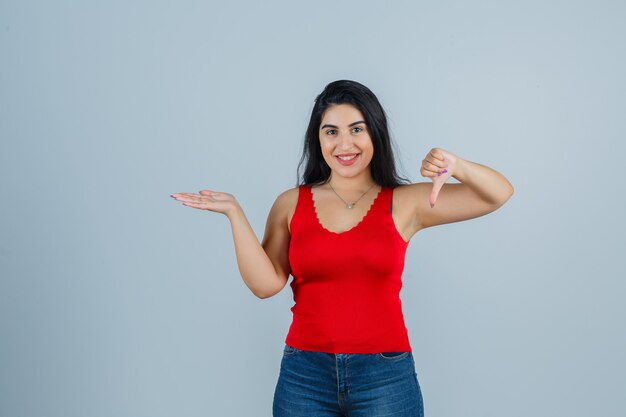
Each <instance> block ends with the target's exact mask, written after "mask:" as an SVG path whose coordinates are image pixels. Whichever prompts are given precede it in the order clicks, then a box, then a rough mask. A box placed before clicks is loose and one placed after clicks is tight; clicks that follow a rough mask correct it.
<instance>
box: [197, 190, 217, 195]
mask: <svg viewBox="0 0 626 417" xmlns="http://www.w3.org/2000/svg"><path fill="white" fill-rule="evenodd" d="M199 193H200V194H202V195H211V194H217V193H216V192H215V191H213V190H200V191H199Z"/></svg>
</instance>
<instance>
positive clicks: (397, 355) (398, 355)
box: [378, 352, 410, 361]
mask: <svg viewBox="0 0 626 417" xmlns="http://www.w3.org/2000/svg"><path fill="white" fill-rule="evenodd" d="M409 353H410V352H380V353H379V354H378V357H379V358H382V359H384V360H386V361H399V360H400V359H404V358H406V357H407V356H409Z"/></svg>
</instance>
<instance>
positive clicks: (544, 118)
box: [0, 0, 626, 417]
mask: <svg viewBox="0 0 626 417" xmlns="http://www.w3.org/2000/svg"><path fill="white" fill-rule="evenodd" d="M625 18H626V7H625V6H624V3H623V2H619V1H594V2H591V1H587V2H583V1H544V0H542V1H523V2H522V1H519V2H511V1H486V0H484V1H474V2H466V1H459V2H450V1H437V2H417V1H406V2H401V1H396V2H386V3H383V2H364V1H317V2H295V1H282V2H252V1H250V2H247V3H243V2H237V1H236V2H201V1H197V2H169V3H166V2H151V1H130V2H128V1H114V2H95V1H92V2H64V1H61V2H43V1H41V2H33V1H6V0H5V1H2V2H0V77H1V78H0V137H1V142H0V187H1V188H0V191H1V192H2V197H1V201H2V204H0V275H1V280H0V415H2V416H7V417H26V416H29V417H31V416H32V417H48V416H55V417H56V416H58V417H111V416H115V417H127V416H128V417H143V416H145V417H161V416H163V417H165V416H168V417H169V416H190V417H193V416H265V417H269V416H270V415H271V404H272V395H273V392H274V387H275V383H276V380H277V377H278V371H279V366H280V359H281V355H282V348H283V343H284V338H285V336H286V333H287V330H288V326H289V324H290V321H291V312H290V310H289V308H290V307H291V306H292V304H293V299H292V294H291V289H290V287H289V286H287V287H286V288H285V289H284V290H283V291H282V292H281V293H279V294H278V295H276V296H275V297H272V298H270V299H266V300H260V299H257V298H255V296H254V295H253V294H252V293H251V292H250V291H249V290H248V289H247V287H246V286H245V284H244V283H243V281H242V279H241V277H240V275H239V273H238V269H237V264H236V259H235V253H234V246H233V242H232V235H231V231H230V225H229V223H228V221H227V219H226V217H225V216H223V215H221V214H217V213H212V212H208V211H200V210H196V209H192V208H189V207H185V206H183V205H182V204H181V203H179V202H176V201H174V200H173V199H171V198H170V197H169V195H170V194H172V193H176V192H197V191H199V190H201V189H205V188H208V189H213V190H218V191H226V192H229V193H232V194H234V195H235V196H236V197H237V199H238V200H239V201H240V203H241V205H242V206H243V208H244V210H245V212H246V215H247V216H248V219H249V221H250V223H251V224H252V225H253V227H254V229H255V231H256V232H257V235H258V237H259V239H261V238H262V235H263V232H264V227H265V220H266V218H267V214H268V212H269V209H270V207H271V205H272V203H273V202H274V200H275V198H276V196H277V195H278V194H280V193H281V192H283V191H284V190H286V189H288V188H291V187H294V186H295V181H296V166H297V163H298V160H299V157H300V150H301V146H302V139H303V136H304V131H305V128H306V124H307V121H308V117H309V113H310V110H311V108H312V104H313V99H314V98H315V96H316V94H318V93H319V92H321V90H322V89H323V87H324V86H325V85H326V84H327V83H328V82H331V81H334V80H337V79H353V80H357V81H359V82H361V83H364V84H365V85H367V86H368V87H370V88H371V89H372V90H373V91H374V93H376V94H377V95H378V97H379V98H380V100H381V102H382V104H383V106H384V107H385V109H386V110H387V112H388V114H389V118H390V126H391V131H392V135H393V138H394V140H395V142H396V144H397V149H398V151H399V160H400V162H401V164H402V165H401V167H400V169H401V171H402V173H403V174H404V175H406V176H408V177H409V178H410V179H411V180H412V181H413V182H422V181H429V180H428V179H427V178H424V177H421V176H420V174H419V168H420V163H421V160H422V159H423V157H424V156H425V155H426V153H427V152H428V151H429V150H430V149H431V148H433V147H441V148H443V149H446V150H449V151H450V152H452V153H454V154H457V155H458V156H460V157H462V158H464V159H467V160H470V161H473V162H478V163H482V164H485V165H487V166H490V167H492V168H494V169H496V170H498V171H500V172H501V173H503V174H504V175H505V176H506V177H507V178H508V179H509V180H510V181H511V183H512V184H513V185H514V187H515V194H514V195H513V197H512V198H511V199H510V200H509V201H508V202H507V203H506V204H505V205H504V206H503V207H502V208H500V209H499V210H497V211H495V212H493V213H491V214H489V215H487V216H484V217H481V218H477V219H473V220H470V221H466V222H461V223H453V224H448V225H442V226H438V227H434V228H431V229H426V230H423V231H422V232H420V233H418V234H417V235H416V236H414V237H413V239H412V240H411V243H410V245H409V248H408V253H407V258H406V267H405V272H404V276H403V279H404V287H403V290H402V292H401V297H402V300H403V307H404V313H405V318H406V322H407V327H408V328H409V336H410V340H411V344H412V346H413V349H414V356H415V361H416V369H417V373H418V378H419V382H420V384H421V387H422V392H423V395H424V405H425V411H426V415H427V416H432V417H434V416H442V417H445V416H450V417H489V416H493V417H495V416H507V417H517V416H519V417H521V416H528V415H533V416H545V417H553V416H569V417H579V416H580V417H582V416H591V415H594V416H623V415H624V408H625V406H624V402H623V394H624V392H626V376H625V375H626V359H625V357H624V352H626V335H625V332H624V319H625V316H626V314H625V313H626V307H625V304H624V301H623V300H624V299H625V296H626V283H625V281H624V277H625V276H626V273H625V272H626V271H625V268H624V247H625V245H624V238H623V237H624V235H625V232H626V230H625V222H624V219H623V213H624V212H625V210H624V199H623V193H624V187H623V183H622V178H621V176H622V174H623V171H624V170H623V167H622V164H621V159H620V158H623V155H625V154H626V152H625V150H626V149H625V145H624V138H625V133H626V122H625V121H624V120H625V118H624V117H623V115H624V110H625V100H626V99H625V97H626V86H625V81H624V74H626V61H625V56H624V53H625V50H624V40H625V38H626V30H625V29H624V25H623V22H624V21H625ZM452 181H454V182H456V181H455V180H452Z"/></svg>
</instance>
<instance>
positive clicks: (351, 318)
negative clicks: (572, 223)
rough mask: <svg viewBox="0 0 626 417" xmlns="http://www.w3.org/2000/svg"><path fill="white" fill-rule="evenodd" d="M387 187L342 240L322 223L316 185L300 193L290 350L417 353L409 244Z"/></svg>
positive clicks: (292, 250) (294, 222)
mask: <svg viewBox="0 0 626 417" xmlns="http://www.w3.org/2000/svg"><path fill="white" fill-rule="evenodd" d="M392 195H393V188H390V187H382V188H381V190H380V191H379V193H378V195H377V196H376V198H375V199H374V202H373V203H372V205H371V206H370V209H369V211H368V212H367V213H366V214H365V217H363V219H362V220H361V221H360V222H359V223H358V224H357V225H356V226H354V227H353V228H352V229H350V230H347V231H345V232H342V233H335V232H331V231H329V230H327V229H325V228H324V227H323V226H322V225H321V223H320V222H319V220H318V218H317V214H316V212H315V207H314V205H313V194H312V193H311V186H310V185H303V186H300V187H299V188H298V203H297V205H296V210H295V212H294V214H293V217H292V218H291V222H290V230H291V241H290V242H289V263H290V265H291V275H292V276H293V280H292V281H291V284H290V285H291V288H292V290H293V299H294V302H295V303H294V305H293V307H291V311H292V313H293V320H292V322H291V326H290V327H289V332H288V334H287V338H286V339H285V343H286V344H288V345H290V346H293V347H295V348H298V349H301V350H308V351H316V352H327V353H379V352H407V351H408V352H410V351H412V349H411V345H410V343H409V337H408V329H407V328H406V327H405V324H404V317H403V313H402V302H401V300H400V290H401V288H402V271H403V270H404V258H405V254H406V248H407V246H408V244H409V242H406V241H405V240H404V239H403V238H402V236H401V235H400V233H399V232H398V230H397V229H396V226H395V223H394V221H393V218H392V217H391V199H392Z"/></svg>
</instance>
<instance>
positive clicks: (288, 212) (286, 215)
mask: <svg viewBox="0 0 626 417" xmlns="http://www.w3.org/2000/svg"><path fill="white" fill-rule="evenodd" d="M298 194H299V190H298V187H294V188H290V189H288V190H285V191H283V192H282V193H280V194H279V195H278V197H276V201H275V202H274V206H273V207H272V211H273V212H274V213H275V215H276V216H279V217H280V221H281V223H282V222H284V223H283V224H286V225H287V227H289V223H290V222H291V218H292V217H293V213H294V212H295V211H296V205H297V204H298Z"/></svg>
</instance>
